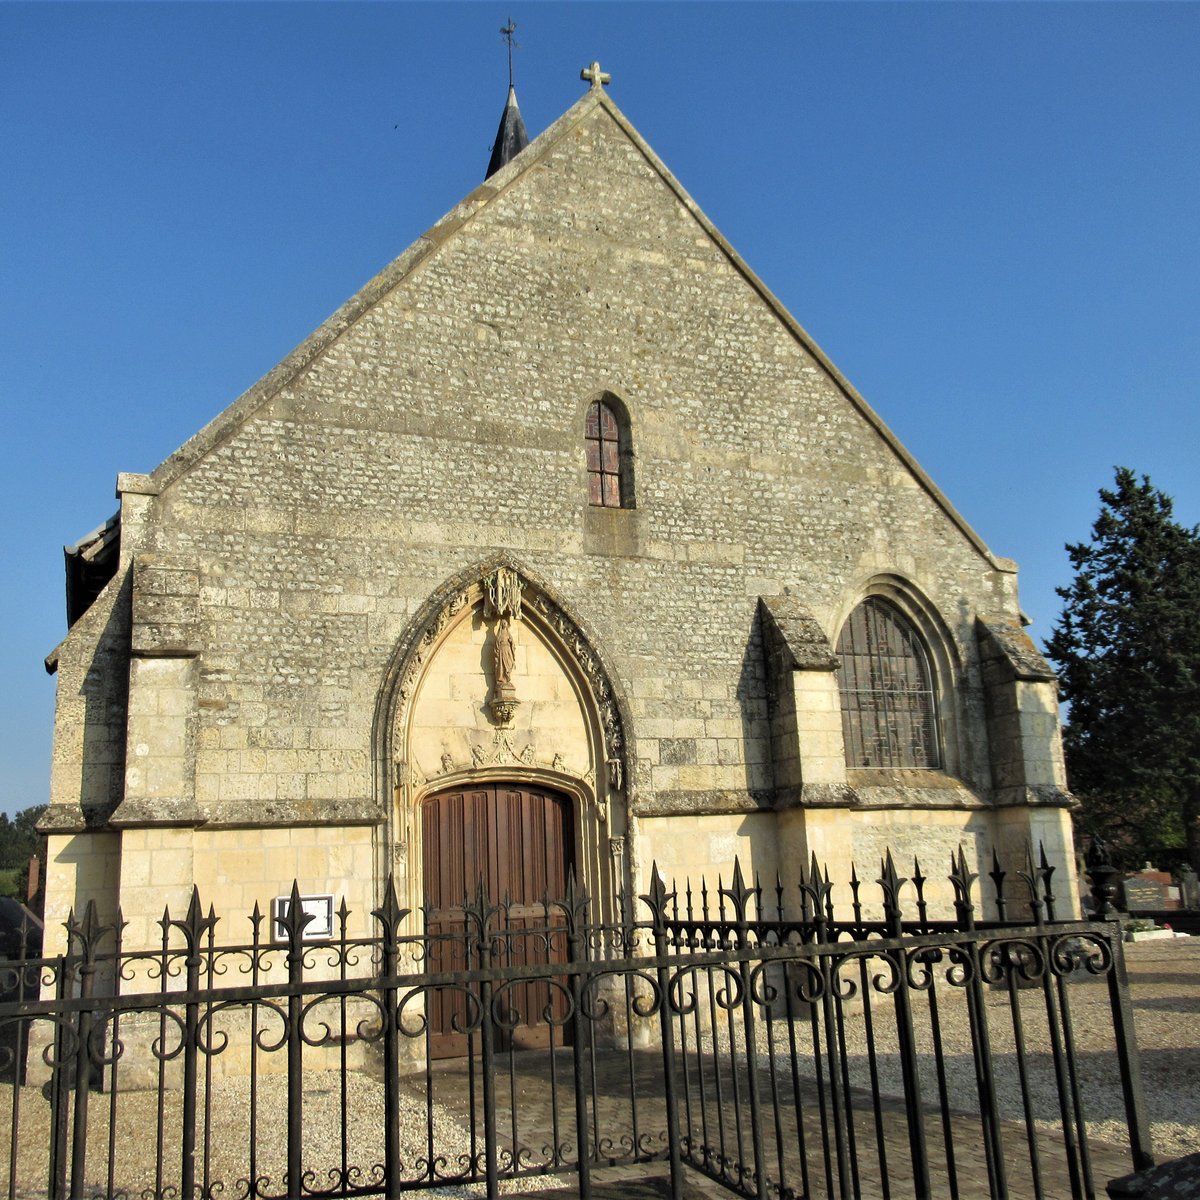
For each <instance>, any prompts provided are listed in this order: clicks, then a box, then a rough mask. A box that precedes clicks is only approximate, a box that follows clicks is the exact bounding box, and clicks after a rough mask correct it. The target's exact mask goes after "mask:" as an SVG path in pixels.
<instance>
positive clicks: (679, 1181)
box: [641, 862, 683, 1200]
mask: <svg viewBox="0 0 1200 1200" xmlns="http://www.w3.org/2000/svg"><path fill="white" fill-rule="evenodd" d="M674 898H675V893H674V892H670V893H668V891H667V888H666V885H665V884H664V883H663V880H662V876H661V875H659V873H658V863H657V862H655V863H652V864H651V867H650V891H649V892H648V893H647V894H646V895H644V896H642V897H641V899H642V902H643V903H644V904H645V905H646V906H647V907H648V908H649V909H650V918H651V928H652V930H653V933H654V956H655V959H656V976H657V981H658V1018H659V1031H660V1034H659V1036H660V1038H661V1040H662V1056H663V1099H664V1101H665V1103H666V1109H667V1156H668V1159H669V1161H670V1164H671V1200H682V1197H683V1162H682V1160H681V1157H680V1149H679V1097H678V1095H677V1092H676V1087H675V1036H674V1032H673V1030H672V1029H671V1003H670V992H671V971H670V968H669V966H668V965H667V963H668V959H667V953H668V951H669V950H670V946H671V939H670V934H669V932H668V930H667V903H668V901H670V900H673V899H674Z"/></svg>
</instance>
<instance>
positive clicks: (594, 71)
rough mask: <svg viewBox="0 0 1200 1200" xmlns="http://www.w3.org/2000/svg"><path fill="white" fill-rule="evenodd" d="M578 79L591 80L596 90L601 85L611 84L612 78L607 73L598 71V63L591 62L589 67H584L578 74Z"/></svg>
mask: <svg viewBox="0 0 1200 1200" xmlns="http://www.w3.org/2000/svg"><path fill="white" fill-rule="evenodd" d="M579 78H580V79H588V80H591V84H592V87H593V88H598V87H599V86H600V85H601V84H602V83H612V76H611V75H610V74H609V73H608V72H607V71H602V70H600V64H599V63H598V62H593V63H592V65H591V66H590V67H584V69H583V70H582V71H580V72H579Z"/></svg>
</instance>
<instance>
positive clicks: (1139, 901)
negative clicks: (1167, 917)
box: [1122, 875, 1167, 912]
mask: <svg viewBox="0 0 1200 1200" xmlns="http://www.w3.org/2000/svg"><path fill="white" fill-rule="evenodd" d="M1122 887H1123V888H1124V890H1125V911H1126V912H1139V911H1145V910H1154V909H1162V908H1166V906H1167V889H1166V888H1165V887H1163V885H1162V884H1161V883H1160V882H1159V881H1158V880H1157V879H1147V878H1145V877H1144V876H1139V875H1133V876H1131V877H1130V878H1129V879H1127V880H1125V882H1124V884H1122Z"/></svg>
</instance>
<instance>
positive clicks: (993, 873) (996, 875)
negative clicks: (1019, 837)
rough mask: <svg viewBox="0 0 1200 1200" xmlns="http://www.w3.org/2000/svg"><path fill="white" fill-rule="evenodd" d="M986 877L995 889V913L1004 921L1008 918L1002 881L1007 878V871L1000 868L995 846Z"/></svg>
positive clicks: (1006, 898)
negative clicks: (990, 866)
mask: <svg viewBox="0 0 1200 1200" xmlns="http://www.w3.org/2000/svg"><path fill="white" fill-rule="evenodd" d="M988 878H989V879H990V880H991V881H992V886H993V887H994V888H995V889H996V915H997V917H998V918H999V919H1000V920H1001V921H1005V920H1007V919H1008V897H1007V896H1006V895H1005V894H1004V881H1005V879H1007V878H1008V872H1007V871H1004V870H1003V869H1002V868H1001V866H1000V855H999V854H997V853H996V847H995V846H993V847H992V869H991V870H990V871H989V872H988Z"/></svg>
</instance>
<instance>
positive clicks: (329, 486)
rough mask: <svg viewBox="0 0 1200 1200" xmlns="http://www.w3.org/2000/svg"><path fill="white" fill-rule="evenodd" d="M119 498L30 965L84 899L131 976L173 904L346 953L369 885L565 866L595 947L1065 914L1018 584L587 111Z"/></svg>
mask: <svg viewBox="0 0 1200 1200" xmlns="http://www.w3.org/2000/svg"><path fill="white" fill-rule="evenodd" d="M117 489H118V495H119V499H120V511H119V514H118V516H117V517H116V518H115V519H114V520H113V521H110V522H109V523H108V524H107V525H106V526H105V527H103V528H102V529H100V530H98V531H97V532H96V533H95V534H94V535H92V536H91V537H90V538H89V539H85V541H84V542H83V543H80V545H79V546H77V547H74V548H72V549H71V550H70V551H69V552H68V601H69V608H70V609H71V614H70V615H71V618H72V621H73V623H72V625H71V628H70V632H69V634H68V636H67V637H66V639H65V641H64V642H63V643H62V645H61V646H60V647H59V648H58V649H57V650H56V651H55V652H54V653H53V655H51V657H50V659H48V660H47V661H48V666H49V667H50V668H51V669H56V670H57V673H58V700H57V714H56V734H55V745H54V762H53V774H52V795H51V806H50V809H49V810H48V812H47V814H46V817H45V818H44V821H43V829H44V831H45V832H46V833H47V834H48V837H49V870H48V880H47V923H46V924H47V930H48V934H50V933H51V932H52V931H55V930H57V929H59V927H60V922H61V920H62V919H63V918H65V916H66V914H67V911H68V910H69V909H70V908H71V907H75V908H76V909H78V908H79V907H80V906H81V905H82V904H83V903H85V902H86V901H87V900H89V899H91V900H95V901H96V902H97V904H98V906H99V908H100V911H101V915H102V916H111V915H112V914H113V913H114V912H115V910H116V908H117V906H118V905H119V906H120V908H121V911H122V915H123V917H124V919H125V920H126V921H128V922H129V927H128V928H127V930H126V934H125V940H126V944H127V945H131V946H132V945H138V944H153V943H154V942H155V941H156V939H157V938H158V937H159V931H158V926H157V922H158V920H159V918H160V917H161V914H162V911H163V908H164V905H170V906H171V907H172V909H173V910H174V909H176V908H177V907H178V908H179V909H182V908H184V907H186V904H187V900H188V897H189V895H190V893H191V890H192V888H193V886H194V885H198V886H199V888H200V891H201V894H202V897H203V898H204V900H205V902H206V904H207V903H208V902H210V901H211V902H212V903H213V904H214V905H215V907H216V909H217V911H218V914H219V915H223V916H228V917H230V918H233V917H240V915H241V914H242V913H246V912H249V910H250V909H251V908H252V907H253V905H254V904H255V903H256V902H257V903H258V904H259V905H260V906H261V907H262V908H263V910H264V911H266V910H267V909H268V908H269V906H270V904H271V902H272V900H273V899H275V898H276V897H279V896H282V895H285V894H286V893H287V892H288V890H289V889H290V887H291V883H292V880H293V878H295V879H297V880H298V881H299V886H300V889H301V891H302V892H303V893H305V894H306V895H313V896H332V897H334V902H335V903H337V904H340V902H341V901H342V900H343V899H344V900H345V902H346V904H347V906H348V907H349V909H351V910H352V913H353V914H354V915H353V917H352V922H356V923H357V924H353V925H352V928H351V933H355V934H357V933H364V932H366V930H367V927H368V924H369V916H368V914H369V910H370V909H371V908H372V907H374V906H375V905H376V904H378V903H379V899H380V896H381V893H382V890H383V887H384V881H385V880H386V879H387V877H388V875H389V874H392V875H394V877H395V879H396V883H397V887H398V889H399V892H400V896H401V900H402V903H405V904H407V905H417V904H420V903H421V902H422V900H423V899H425V898H427V897H430V896H433V895H435V894H437V895H440V896H441V897H442V899H443V900H446V901H447V902H448V901H449V900H450V899H452V897H453V893H454V889H455V887H457V886H458V885H459V883H461V882H463V881H465V880H466V879H467V877H468V876H470V875H471V873H472V872H473V871H482V872H483V873H484V874H486V875H487V877H488V879H489V882H490V883H491V884H493V885H494V886H502V887H508V888H513V887H515V888H516V889H517V890H520V889H521V888H522V887H523V888H525V889H526V890H529V889H534V888H536V887H538V886H543V885H546V884H548V883H552V882H553V881H554V880H555V879H559V878H561V877H562V874H563V872H564V871H565V870H566V869H568V868H569V867H571V866H573V867H574V868H575V870H576V871H577V873H578V875H579V876H580V877H581V879H582V881H583V883H584V885H585V886H586V887H587V889H588V891H589V893H590V894H591V895H593V896H595V897H596V898H597V900H598V903H600V904H601V905H602V906H603V908H604V910H605V911H606V912H608V913H611V912H612V906H613V904H614V896H615V894H616V892H617V890H618V889H620V888H622V887H632V888H633V889H634V890H635V891H639V892H640V891H644V890H646V886H647V882H648V879H649V873H650V870H651V865H652V864H653V863H657V864H658V866H659V868H660V870H661V871H662V873H663V874H664V875H666V876H667V877H671V876H675V875H682V874H689V873H690V874H691V876H692V877H693V879H698V878H699V877H700V876H701V875H704V876H707V877H708V878H709V879H710V880H713V879H715V877H716V876H717V874H718V873H724V874H725V875H726V877H728V872H729V870H730V867H731V863H732V859H733V856H734V854H735V853H736V854H739V855H740V856H741V858H742V863H743V867H744V868H749V869H753V870H755V871H758V872H761V874H762V875H763V877H764V878H770V879H771V880H772V881H773V879H774V875H775V872H776V871H780V872H781V873H783V874H784V875H785V876H787V875H789V874H792V875H794V873H795V869H796V867H797V866H798V865H799V864H800V863H802V862H807V861H808V859H809V858H810V856H811V855H813V854H814V853H815V854H816V856H817V857H818V858H819V859H820V860H821V861H822V862H823V863H826V864H828V868H829V871H830V875H831V877H832V878H833V880H834V881H835V883H837V882H839V881H841V880H844V879H845V878H847V877H848V875H849V871H850V867H851V864H852V863H853V864H856V865H857V869H858V872H859V874H860V876H863V877H864V878H874V877H875V874H876V872H877V868H878V862H879V856H880V854H881V852H882V849H883V848H884V847H885V846H891V847H892V848H893V849H894V850H895V851H896V852H897V853H898V854H899V855H912V854H913V853H914V852H915V853H919V854H921V855H922V865H923V866H924V868H925V871H926V874H930V875H936V874H939V873H942V872H943V871H944V869H945V867H947V866H948V865H949V854H950V851H951V850H952V849H954V848H957V847H958V846H959V845H960V844H962V845H964V846H965V848H966V850H967V854H968V858H969V859H971V860H973V861H974V862H976V863H984V864H985V869H986V865H990V856H991V854H992V851H993V850H995V851H996V852H998V853H999V855H1000V856H1001V858H1002V859H1005V860H1006V861H1007V862H1009V863H1010V864H1012V865H1014V866H1015V865H1016V862H1017V857H1016V856H1017V855H1018V854H1022V853H1023V847H1024V845H1025V843H1026V840H1027V839H1029V838H1032V839H1033V842H1034V844H1035V845H1036V844H1037V842H1038V841H1039V840H1040V841H1042V842H1043V843H1044V845H1045V848H1046V852H1047V855H1048V857H1049V858H1050V860H1051V862H1052V863H1054V864H1055V865H1056V866H1057V867H1058V868H1059V869H1060V870H1059V874H1058V875H1057V876H1056V883H1058V882H1059V881H1061V886H1060V891H1061V892H1062V893H1064V900H1065V901H1066V902H1067V903H1066V904H1064V908H1065V907H1066V906H1067V904H1069V903H1072V902H1074V900H1075V897H1074V896H1073V894H1071V889H1072V888H1073V871H1072V870H1071V869H1069V868H1070V866H1071V865H1072V850H1071V833H1070V823H1069V807H1070V804H1071V800H1070V797H1069V796H1068V794H1067V793H1066V791H1065V785H1064V775H1063V767H1062V761H1061V753H1060V749H1059V732H1058V720H1057V704H1056V692H1055V684H1054V678H1053V675H1052V673H1051V672H1050V671H1049V669H1048V668H1047V666H1046V664H1045V663H1044V661H1043V660H1042V659H1041V658H1040V656H1039V655H1038V654H1037V652H1036V651H1035V650H1034V647H1033V645H1032V643H1031V642H1030V640H1029V639H1028V637H1027V636H1026V635H1025V634H1024V633H1023V632H1022V625H1021V619H1020V612H1019V608H1018V601H1017V588H1016V581H1017V576H1016V568H1015V566H1014V564H1013V563H1011V562H1010V561H1008V560H1006V559H1003V558H997V557H995V556H994V555H993V554H992V553H991V552H990V551H989V550H988V548H987V547H986V546H985V545H984V544H983V542H982V541H981V540H980V538H979V537H978V536H977V535H976V534H975V533H974V532H973V531H972V530H971V529H970V528H969V526H968V525H967V524H966V523H965V521H964V520H963V519H962V517H961V516H959V514H958V513H957V512H956V511H955V510H954V509H953V507H952V506H951V505H950V503H949V502H948V501H947V500H946V498H945V497H944V496H943V495H942V494H941V493H940V492H939V491H938V490H937V488H936V487H935V486H934V484H933V483H932V482H931V481H930V480H929V479H928V478H927V477H926V476H925V474H924V473H923V472H922V471H921V469H920V468H919V466H918V465H917V464H916V463H915V462H914V461H913V459H912V458H911V457H910V456H909V455H908V453H907V452H906V451H905V450H904V449H903V447H901V446H900V445H899V444H898V442H897V441H896V439H895V437H894V436H893V435H892V434H891V433H890V432H889V430H888V429H887V428H886V426H885V425H884V424H883V422H882V421H881V420H880V418H879V417H878V416H877V415H876V414H875V413H874V412H873V411H872V410H871V409H870V408H869V407H868V405H867V404H866V403H865V401H864V400H863V399H862V398H861V397H860V396H859V395H858V394H857V393H856V392H855V391H854V389H853V388H852V387H851V385H850V384H849V383H848V382H847V381H846V380H845V379H844V378H843V377H842V376H841V374H839V372H838V371H837V369H836V368H835V367H834V366H833V365H832V364H831V363H830V362H829V361H828V360H827V359H826V358H825V356H824V355H823V354H822V353H821V351H820V350H819V349H818V348H817V346H816V345H815V344H814V343H813V341H812V339H811V338H810V337H809V336H808V335H807V334H806V333H805V332H804V330H803V329H802V328H801V327H800V326H799V325H798V324H797V323H796V322H795V321H794V320H793V319H792V317H791V316H789V315H788V313H787V312H785V311H784V309H783V308H782V306H781V305H780V304H779V303H778V301H777V300H775V298H774V297H773V296H772V295H771V293H770V292H769V291H768V290H767V288H766V287H765V286H764V285H763V284H762V282H761V281H760V280H759V279H758V278H757V276H755V275H754V274H753V272H752V271H751V270H750V269H749V268H748V267H747V266H746V264H745V263H743V262H742V260H741V259H740V258H739V257H738V256H737V254H736V253H735V251H734V250H733V249H732V248H731V247H730V246H729V245H728V244H727V243H726V242H725V241H724V239H723V238H722V237H721V235H720V234H719V233H718V232H717V231H716V230H715V229H714V228H713V226H712V225H711V223H710V222H709V221H708V220H707V219H706V218H705V217H704V215H703V214H702V213H701V212H700V211H699V209H698V208H697V206H696V205H695V203H694V202H693V201H692V200H691V198H690V197H689V196H688V195H687V193H686V192H685V191H684V190H683V189H682V187H681V186H680V185H679V184H678V183H677V182H676V181H675V179H674V178H673V177H672V175H671V174H670V172H669V171H668V170H667V168H666V167H665V166H664V165H663V164H662V162H660V160H659V159H658V158H657V157H656V156H655V154H654V153H653V151H652V150H651V149H650V148H649V147H648V146H647V145H646V143H645V142H644V141H643V139H642V138H641V137H640V136H639V135H638V133H637V132H636V131H635V130H634V129H633V127H632V126H631V125H630V123H629V121H628V120H627V119H626V118H625V117H624V115H623V114H622V113H621V112H620V111H619V110H618V109H617V107H616V106H615V105H614V103H613V102H612V100H611V99H610V98H609V96H608V95H607V94H606V93H605V91H604V90H603V88H602V87H600V86H599V77H598V73H597V75H596V77H595V78H594V79H593V86H592V88H591V89H590V90H589V91H588V92H587V93H586V94H585V95H584V96H583V98H582V99H581V100H580V101H579V102H578V103H577V104H575V105H574V106H573V107H572V108H571V109H570V110H569V111H568V112H567V113H566V114H565V115H563V116H562V117H561V118H560V119H559V120H558V121H557V122H556V123H555V124H554V125H553V126H551V128H550V129H548V130H547V131H546V132H544V133H543V134H542V135H541V136H540V137H538V138H537V139H535V140H534V141H533V142H531V143H529V145H528V146H527V147H526V148H525V149H523V150H521V151H520V152H519V153H517V154H516V156H515V157H513V158H512V159H511V161H508V162H507V163H505V164H504V165H502V166H500V167H499V169H498V170H497V171H496V172H495V173H494V174H492V175H491V176H490V177H489V178H488V179H487V181H486V182H485V183H484V184H483V185H482V186H481V187H479V188H478V189H477V190H476V191H475V192H473V193H472V194H471V195H470V196H468V197H467V198H466V199H465V200H463V201H462V203H461V204H459V205H458V206H457V207H456V208H454V209H453V210H452V211H451V212H450V213H449V214H448V215H447V216H446V217H445V218H443V219H442V220H441V221H439V222H438V223H437V224H436V225H435V226H434V227H433V228H432V229H430V230H429V231H428V232H427V233H426V234H425V235H424V236H422V237H421V238H419V239H418V240H417V241H416V242H415V243H414V244H413V245H412V246H411V247H410V248H409V249H408V250H407V251H406V252H405V253H404V254H403V255H401V257H400V258H398V259H397V260H396V261H395V262H394V263H392V264H391V265H390V266H389V267H387V268H386V269H385V270H384V271H383V272H382V273H381V274H380V275H379V276H378V277H376V278H375V279H373V280H372V281H371V282H370V283H368V284H367V285H366V287H365V288H364V289H363V290H362V291H361V292H360V293H359V294H358V295H356V296H355V297H354V298H353V299H351V300H350V301H349V302H348V303H346V304H345V305H344V306H343V307H342V308H341V309H340V310H339V311H338V312H337V313H335V314H334V316H333V317H331V318H330V319H329V320H328V321H327V322H326V323H325V324H324V325H323V326H322V327H321V328H320V329H318V330H317V331H316V332H315V333H314V334H313V335H312V336H311V337H310V338H309V339H308V340H307V341H305V342H304V343H303V344H302V345H301V346H300V347H299V348H298V349H296V350H295V351H294V352H293V353H292V354H291V355H289V356H288V357H287V358H286V359H285V360H284V361H283V362H282V363H281V364H280V365H279V366H278V367H276V368H275V369H274V370H273V371H272V372H270V374H268V375H267V376H266V377H265V378H264V379H263V380H261V381H260V382H259V383H258V384H257V385H255V386H254V387H253V388H252V389H251V390H250V391H248V392H247V393H246V394H245V395H244V396H242V397H241V398H240V399H239V400H237V401H236V402H235V403H234V404H233V405H232V406H231V407H230V408H228V409H227V410H226V411H225V412H223V413H222V414H221V415H220V416H218V417H217V418H216V419H215V420H214V421H213V422H212V423H211V424H210V425H208V426H207V427H206V428H205V429H203V430H201V431H200V432H199V433H198V434H196V436H195V437H193V438H192V439H191V440H190V441H189V442H187V443H186V444H185V445H184V446H183V447H182V448H181V449H179V450H178V451H177V452H176V453H175V454H173V455H172V456H171V457H170V458H168V459H167V460H166V461H165V462H164V463H163V464H162V465H161V466H159V467H158V468H157V469H156V470H155V471H153V472H152V473H150V474H148V475H143V474H122V475H120V476H119V477H118V485H117ZM546 846H550V847H551V848H550V849H546ZM910 861H911V860H910ZM900 862H901V865H902V867H903V865H904V862H905V860H904V859H903V858H901V859H900ZM514 880H515V881H516V882H514ZM835 899H838V900H839V902H845V901H847V900H848V899H849V895H848V892H847V893H845V894H844V895H842V894H841V893H840V892H839V891H838V890H836V889H835ZM935 901H936V902H937V903H939V904H944V903H946V902H948V896H947V895H946V894H945V893H936V894H935ZM238 929H239V931H240V929H241V926H240V924H239V925H238ZM230 936H232V934H231V935H230ZM238 936H239V937H240V936H241V934H240V932H239V933H238ZM53 949H54V947H52V946H48V950H49V951H53Z"/></svg>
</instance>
